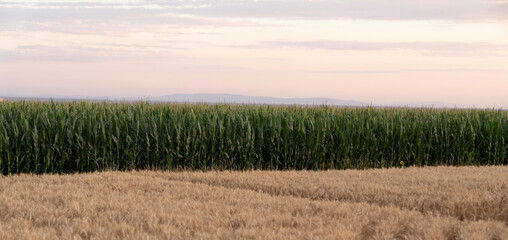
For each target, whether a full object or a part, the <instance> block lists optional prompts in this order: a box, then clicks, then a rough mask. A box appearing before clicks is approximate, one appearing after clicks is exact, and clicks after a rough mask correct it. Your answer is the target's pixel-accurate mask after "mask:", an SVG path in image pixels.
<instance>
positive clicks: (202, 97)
mask: <svg viewBox="0 0 508 240" xmlns="http://www.w3.org/2000/svg"><path fill="white" fill-rule="evenodd" d="M150 101H160V102H179V103H181V102H188V103H213V104H216V103H234V104H273V105H293V104H296V105H330V106H367V105H368V104H367V103H363V102H359V101H354V100H339V99H333V98H275V97H263V96H245V95H235V94H208V93H199V94H172V95H167V96H160V97H151V98H150Z"/></svg>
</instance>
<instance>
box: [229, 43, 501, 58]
mask: <svg viewBox="0 0 508 240" xmlns="http://www.w3.org/2000/svg"><path fill="white" fill-rule="evenodd" d="M230 47H239V48H302V49H315V50H335V51H376V50H398V49H399V50H413V51H420V52H423V53H425V54H429V55H469V54H471V55H476V56H477V55H500V52H501V51H506V52H508V44H492V43H464V42H359V41H266V42H262V43H261V44H259V45H233V46H230Z"/></svg>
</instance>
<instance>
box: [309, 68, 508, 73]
mask: <svg viewBox="0 0 508 240" xmlns="http://www.w3.org/2000/svg"><path fill="white" fill-rule="evenodd" d="M419 72H439V73H461V72H462V73H464V72H465V73H475V72H482V73H486V72H506V70H502V69H481V68H422V69H417V68H414V69H392V70H342V69H341V70H333V71H321V72H317V73H333V74H390V73H419Z"/></svg>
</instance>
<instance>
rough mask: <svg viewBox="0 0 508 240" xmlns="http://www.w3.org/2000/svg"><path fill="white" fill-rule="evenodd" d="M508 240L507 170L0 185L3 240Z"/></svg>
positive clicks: (112, 174)
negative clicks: (57, 239)
mask: <svg viewBox="0 0 508 240" xmlns="http://www.w3.org/2000/svg"><path fill="white" fill-rule="evenodd" d="M56 238H59V239H508V167H507V166H495V167H494V166H490V167H425V168H413V167H410V168H391V169H371V170H342V171H337V170H334V171H245V172H234V171H233V172H229V171H224V172H161V171H131V172H117V171H109V172H108V171H106V172H95V173H86V174H71V175H23V174H22V175H9V176H2V177H0V239H56Z"/></svg>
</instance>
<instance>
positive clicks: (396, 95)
mask: <svg viewBox="0 0 508 240" xmlns="http://www.w3.org/2000/svg"><path fill="white" fill-rule="evenodd" d="M507 63H508V1H485V0H465V1H459V0H455V1H437V0H429V1H416V0H409V1H402V0H393V1H374V0H355V1H353V0H350V1H301V0H293V1H283V0H278V1H248V0H247V1H220V0H205V1H199V2H198V3H191V2H189V1H112V0H108V1H101V2H100V3H97V2H96V1H39V2H38V1H1V2H0V96H7V97H9V96H18V97H19V96H30V97H34V96H44V97H108V98H124V97H125V98H127V97H148V96H161V95H168V94H173V93H231V94H243V95H258V96H273V97H329V98H337V99H354V100H357V101H363V102H368V103H374V104H383V105H391V104H429V103H448V104H451V105H456V106H461V107H468V106H476V107H494V106H496V107H502V108H505V109H508V97H506V96H507V94H506V92H508V64H507Z"/></svg>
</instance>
